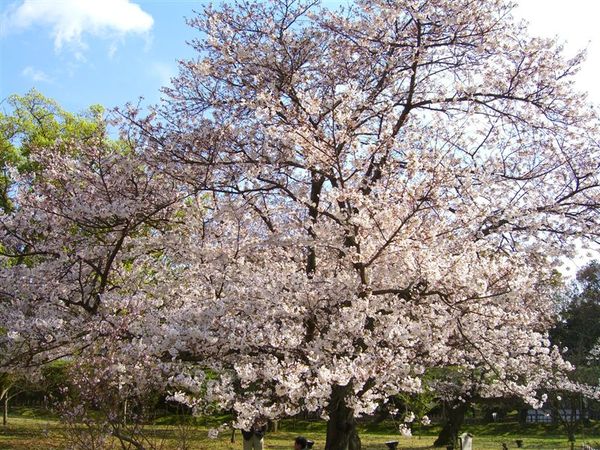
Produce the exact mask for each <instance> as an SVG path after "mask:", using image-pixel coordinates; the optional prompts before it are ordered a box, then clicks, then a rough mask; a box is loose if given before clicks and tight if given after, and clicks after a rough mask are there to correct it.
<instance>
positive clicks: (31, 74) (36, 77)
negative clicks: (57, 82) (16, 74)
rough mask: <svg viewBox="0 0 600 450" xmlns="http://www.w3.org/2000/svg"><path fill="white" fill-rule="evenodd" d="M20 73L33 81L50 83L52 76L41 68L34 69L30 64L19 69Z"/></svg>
mask: <svg viewBox="0 0 600 450" xmlns="http://www.w3.org/2000/svg"><path fill="white" fill-rule="evenodd" d="M21 75H23V76H25V77H27V78H30V79H32V80H33V81H41V82H43V83H51V82H52V78H50V77H49V76H48V75H46V73H45V72H44V71H42V70H38V69H35V68H33V67H31V66H27V67H25V68H24V69H23V70H22V71H21Z"/></svg>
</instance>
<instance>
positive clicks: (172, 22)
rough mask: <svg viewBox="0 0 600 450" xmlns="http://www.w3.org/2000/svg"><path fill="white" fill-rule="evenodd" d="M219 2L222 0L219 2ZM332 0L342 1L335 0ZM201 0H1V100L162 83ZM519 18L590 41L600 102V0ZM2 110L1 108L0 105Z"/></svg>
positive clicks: (76, 106)
mask: <svg viewBox="0 0 600 450" xmlns="http://www.w3.org/2000/svg"><path fill="white" fill-rule="evenodd" d="M341 2H342V1H341V0H340V1H339V3H341ZM216 3H218V0H217V1H216ZM324 3H326V4H329V5H331V4H335V3H336V0H328V1H326V2H324ZM202 4H203V2H202V1H200V0H0V20H1V29H0V101H2V100H3V99H5V98H6V97H7V96H8V95H10V94H13V93H18V94H24V93H25V92H27V91H28V90H30V89H31V88H32V87H35V88H37V89H38V90H39V91H41V92H42V93H43V94H45V95H46V96H49V97H51V98H54V99H56V100H57V101H58V102H59V103H60V104H61V105H62V106H63V107H65V108H66V109H67V110H70V111H81V110H83V109H85V108H86V107H87V106H88V105H90V104H94V103H100V104H103V105H105V106H108V107H111V106H118V105H123V104H124V103H125V102H127V101H136V100H137V98H138V97H140V96H143V97H144V98H145V99H146V102H148V103H153V102H156V101H158V99H159V96H160V93H159V88H160V87H161V86H164V85H166V84H168V81H169V79H170V77H172V76H174V75H176V73H177V63H176V61H177V59H187V58H190V57H193V51H192V50H191V49H190V48H189V46H187V45H186V44H185V42H186V41H187V40H190V39H191V38H192V37H194V36H196V33H195V32H194V30H192V29H191V28H190V27H188V26H187V25H186V24H185V21H184V17H191V16H193V10H194V9H195V10H200V9H201V8H202ZM516 14H517V16H521V17H523V18H525V19H527V20H528V21H529V22H530V23H531V28H532V31H533V32H534V33H535V34H540V35H547V36H553V35H558V36H559V37H560V38H561V39H563V40H565V41H566V42H567V44H568V45H567V50H568V51H570V52H571V51H575V49H579V48H584V47H587V48H588V51H589V59H588V63H587V64H586V65H585V66H584V70H583V71H582V73H581V75H580V77H579V79H580V80H579V81H580V88H581V89H583V90H587V91H589V92H590V94H591V97H592V99H593V100H594V101H595V102H597V103H599V104H600V85H599V83H597V82H596V78H597V74H598V73H600V27H597V24H596V23H595V21H596V19H597V18H598V17H600V1H599V0H570V2H569V7H568V8H565V4H564V2H563V0H520V2H519V7H518V8H517V9H516ZM0 108H1V106H0Z"/></svg>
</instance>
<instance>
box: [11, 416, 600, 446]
mask: <svg viewBox="0 0 600 450" xmlns="http://www.w3.org/2000/svg"><path fill="white" fill-rule="evenodd" d="M436 431H437V429H436V428H435V427H432V428H429V429H427V430H424V432H423V435H422V436H420V437H418V436H413V437H412V438H404V437H401V436H400V435H399V434H398V433H396V432H394V427H393V424H391V423H385V424H383V425H378V426H376V427H375V426H365V427H362V428H361V433H360V435H361V440H362V443H363V448H364V449H365V450H376V449H379V450H385V449H386V446H385V442H386V441H390V440H394V441H399V445H398V448H399V449H402V450H408V449H415V450H416V449H431V448H433V447H432V443H433V441H434V439H435V435H436ZM465 431H469V432H470V433H472V434H473V435H474V440H473V450H501V449H502V443H506V445H507V446H508V448H509V449H513V448H517V445H516V443H515V441H516V440H517V439H522V440H523V448H525V449H530V450H532V449H539V450H550V449H556V450H559V449H560V450H563V449H564V450H566V449H569V448H570V445H569V443H568V442H567V440H566V437H565V436H564V435H563V434H561V431H560V429H558V428H556V427H552V426H547V425H531V426H527V427H524V428H522V427H519V426H518V425H517V424H516V423H494V424H488V425H474V424H473V425H467V426H465ZM145 433H146V434H147V435H148V436H149V439H150V442H151V443H152V445H153V446H150V445H149V446H148V447H147V448H148V449H152V450H154V449H156V450H199V449H206V450H209V449H211V450H230V449H231V450H233V449H236V450H240V449H241V448H242V443H241V439H242V438H241V435H240V433H239V432H238V433H236V436H235V437H236V442H235V443H231V442H230V440H231V432H224V433H222V434H221V435H219V437H218V438H217V439H209V438H208V426H206V425H196V426H190V427H179V426H175V425H168V424H164V423H157V424H153V425H151V426H147V427H146V428H145ZM299 434H302V435H304V436H306V437H308V438H309V439H312V440H313V441H315V446H314V448H315V450H319V449H322V448H323V446H324V442H325V424H324V422H307V421H300V420H288V421H285V422H284V423H282V425H281V429H280V431H278V432H270V433H268V434H267V436H266V438H265V449H273V450H283V449H287V450H290V449H291V448H292V447H293V445H292V442H293V439H294V437H295V436H297V435H299ZM183 437H185V441H186V442H187V444H186V445H185V446H184V445H182V442H183ZM586 442H587V443H591V444H595V443H600V424H593V426H591V427H590V428H588V429H586V430H583V433H582V434H580V435H578V436H577V445H576V447H575V448H578V449H579V448H581V446H582V444H583V443H586ZM114 444H115V445H112V444H110V443H109V444H106V445H105V446H102V447H100V448H98V449H97V450H109V449H111V450H112V449H115V450H116V449H121V448H122V447H121V446H120V445H116V442H115V443H114ZM69 447H70V445H69V434H68V433H67V432H66V429H65V427H64V426H63V425H62V424H61V423H60V422H58V421H57V420H56V419H54V418H52V417H51V416H41V417H40V415H39V414H37V412H36V411H31V410H21V411H19V414H17V415H13V416H10V417H9V424H8V426H7V427H6V428H2V427H1V426H0V449H2V450H47V449H48V450H49V449H65V448H69ZM132 449H133V447H132ZM86 450H88V449H86ZM89 450H92V449H89Z"/></svg>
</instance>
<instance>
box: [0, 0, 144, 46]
mask: <svg viewBox="0 0 600 450" xmlns="http://www.w3.org/2000/svg"><path fill="white" fill-rule="evenodd" d="M3 22H4V23H3V27H6V28H9V29H24V28H29V27H31V26H33V25H38V24H42V25H49V26H51V27H52V36H53V38H54V47H55V49H57V50H59V49H61V48H62V47H63V45H64V44H71V45H74V46H75V47H79V48H85V44H84V42H83V39H82V35H83V34H84V33H88V34H92V35H94V36H97V37H105V38H114V37H115V36H117V37H119V36H123V35H124V34H127V33H140V34H143V33H147V32H148V31H150V29H151V28H152V25H153V23H154V20H153V18H152V16H151V15H150V14H148V13H147V12H145V11H143V10H142V8H140V6H139V5H137V4H135V3H131V1H130V0H101V1H99V0H24V1H23V3H22V4H20V5H19V6H17V7H13V8H11V10H10V11H8V12H7V13H6V14H5V15H4V17H3Z"/></svg>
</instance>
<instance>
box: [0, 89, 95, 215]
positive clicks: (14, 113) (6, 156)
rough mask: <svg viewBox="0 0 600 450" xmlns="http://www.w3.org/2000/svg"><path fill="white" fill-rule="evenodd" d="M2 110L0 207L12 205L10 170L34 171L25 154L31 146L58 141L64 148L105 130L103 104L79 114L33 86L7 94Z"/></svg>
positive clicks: (5, 208)
mask: <svg viewBox="0 0 600 450" xmlns="http://www.w3.org/2000/svg"><path fill="white" fill-rule="evenodd" d="M6 105H7V107H6V108H5V109H6V111H4V112H0V208H2V209H3V210H4V211H8V210H10V209H11V208H13V207H14V205H13V204H12V199H11V189H12V186H13V183H14V179H13V177H12V176H11V171H13V170H16V171H18V172H21V173H28V172H30V173H33V172H35V170H36V168H35V164H33V163H32V162H31V161H30V159H29V155H30V153H31V151H32V149H34V148H49V147H51V146H53V145H57V144H58V145H59V146H60V147H61V148H63V149H64V151H68V150H67V149H68V148H72V147H70V146H68V145H67V144H68V142H70V141H72V140H78V141H87V140H90V139H92V138H93V137H95V136H97V135H98V133H106V130H105V129H104V124H103V121H102V116H103V113H104V108H103V107H102V106H100V105H93V106H90V107H89V108H88V109H87V110H85V111H83V112H82V113H79V114H73V113H70V112H67V111H66V110H64V109H63V108H62V107H61V106H60V105H59V104H58V103H57V102H56V101H54V100H52V99H50V98H48V97H45V96H44V95H42V94H41V93H40V92H38V91H36V90H35V89H33V90H31V91H29V92H28V93H27V94H25V95H16V94H15V95H11V96H10V97H8V99H7V100H6Z"/></svg>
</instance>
